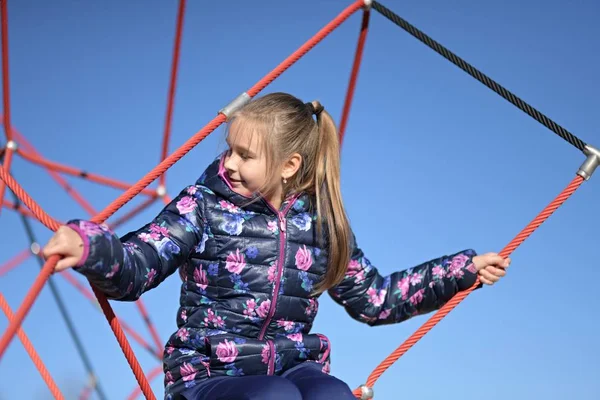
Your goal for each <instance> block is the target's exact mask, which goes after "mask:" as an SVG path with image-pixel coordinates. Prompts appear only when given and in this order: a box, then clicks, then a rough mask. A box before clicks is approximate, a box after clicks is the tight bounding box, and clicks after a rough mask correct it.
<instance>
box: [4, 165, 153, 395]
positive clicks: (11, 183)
mask: <svg viewBox="0 0 600 400" xmlns="http://www.w3.org/2000/svg"><path fill="white" fill-rule="evenodd" d="M0 179H2V180H3V181H4V182H6V184H7V185H8V187H9V188H10V189H11V190H12V191H13V192H14V193H15V194H16V195H17V197H18V198H19V199H20V200H21V201H22V202H23V203H25V205H27V207H29V209H30V210H31V211H32V212H33V214H34V215H35V216H36V218H38V219H39V220H40V222H42V223H43V224H44V225H46V226H47V227H48V228H49V229H50V230H52V231H56V230H57V229H58V227H59V224H58V222H56V221H55V220H54V219H53V218H52V217H50V216H49V215H48V214H46V213H45V212H44V211H43V210H42V209H41V207H40V206H39V205H38V204H37V203H36V202H35V201H33V200H32V199H31V197H29V195H28V194H27V193H26V192H25V191H24V190H23V188H22V187H21V186H20V185H19V184H18V183H17V182H15V180H14V179H13V178H12V177H11V176H10V175H9V174H8V173H6V172H5V171H4V170H3V169H2V168H0ZM59 259H60V256H57V255H55V256H52V257H50V258H49V259H48V261H46V263H45V264H44V267H43V268H42V270H41V271H40V274H39V275H38V276H37V277H36V279H35V281H34V283H33V285H32V286H31V288H30V289H29V291H28V292H27V295H26V296H25V299H24V300H23V303H22V304H21V306H20V307H19V309H18V310H17V313H16V314H15V318H14V319H13V320H12V321H11V322H10V324H9V325H8V328H7V329H6V332H4V335H3V336H2V338H1V339H0V357H2V355H3V354H4V351H5V350H6V348H7V347H8V345H9V344H10V342H11V340H12V338H13V337H14V336H15V334H16V333H17V331H18V329H19V326H21V324H22V322H23V320H24V319H25V316H26V315H27V313H28V312H29V310H30V309H31V306H32V305H33V303H34V302H35V300H36V299H37V297H38V295H39V294H40V292H41V290H42V288H43V287H44V284H45V283H46V281H47V280H48V278H49V277H50V275H51V274H52V272H53V271H54V268H55V267H56V263H57V262H58V260H59ZM92 290H93V291H94V293H95V294H96V298H97V299H98V303H100V307H101V308H102V311H104V315H105V316H106V319H107V320H108V322H109V324H110V327H111V328H112V331H113V333H114V335H115V337H116V338H117V341H118V342H119V346H120V347H121V350H122V351H123V353H124V354H125V358H126V359H127V361H128V363H129V365H130V367H131V369H132V371H133V373H134V375H135V377H136V379H137V381H138V384H139V385H140V387H141V388H142V391H143V392H144V394H145V395H146V398H150V399H155V396H154V393H152V389H151V388H150V384H149V383H148V381H147V380H146V377H145V376H144V373H143V370H142V367H141V366H140V364H139V362H138V360H137V359H136V358H135V355H134V353H133V350H132V348H131V345H130V344H129V342H128V341H127V338H126V337H125V333H124V332H123V329H122V328H121V326H120V325H119V322H118V321H117V318H116V317H115V314H114V312H113V310H112V308H111V307H110V304H109V303H108V300H107V299H106V297H105V296H104V294H103V293H102V292H100V291H99V290H97V289H96V288H95V287H94V286H92Z"/></svg>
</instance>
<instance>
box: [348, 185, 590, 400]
mask: <svg viewBox="0 0 600 400" xmlns="http://www.w3.org/2000/svg"><path fill="white" fill-rule="evenodd" d="M583 182H584V179H583V178H582V177H581V176H579V175H578V176H576V177H575V178H574V179H573V180H572V181H571V183H569V185H568V186H567V187H566V188H565V189H564V190H563V191H562V192H561V193H560V194H559V195H558V196H557V197H556V198H555V199H554V200H553V201H552V202H551V203H550V204H549V205H548V206H546V208H544V210H542V212H541V213H539V214H538V216H536V217H535V218H534V219H533V220H532V221H531V222H530V223H529V224H528V225H527V226H526V227H525V228H524V229H523V230H522V231H521V232H520V233H519V234H518V235H517V236H516V237H515V238H514V239H513V240H511V241H510V243H509V244H508V245H506V247H505V248H504V249H502V251H500V253H498V254H500V256H502V257H504V258H506V257H508V256H509V255H510V254H511V253H512V252H513V251H514V250H515V249H516V248H517V247H519V245H520V244H521V243H523V242H524V241H525V239H527V238H528V237H529V236H530V235H531V234H532V233H533V232H534V231H535V230H536V229H537V228H539V226H540V225H542V223H544V221H546V220H547V219H548V218H549V217H550V215H552V213H554V211H556V210H557V209H558V208H559V207H560V206H561V205H562V204H563V203H564V202H565V201H566V200H567V199H568V198H569V197H570V196H571V195H572V194H573V193H574V192H575V191H576V190H577V189H578V188H579V186H581V184H582V183H583ZM479 283H480V282H479V278H477V281H476V282H475V284H474V285H473V286H471V288H469V289H468V290H465V291H463V292H459V293H457V294H456V295H455V296H454V297H453V298H452V299H451V300H450V301H449V302H448V303H446V304H445V305H444V306H443V307H441V308H440V309H439V310H438V311H437V312H436V313H435V314H434V315H433V316H432V317H431V318H429V320H427V321H426V322H425V323H424V324H423V325H422V326H421V327H420V328H419V329H417V331H416V332H415V333H413V334H412V335H411V336H410V337H409V338H408V339H407V340H406V341H405V342H404V343H403V344H402V345H401V346H400V347H398V348H397V349H396V350H394V351H393V352H392V353H391V354H390V355H389V356H388V357H387V358H386V359H384V360H383V361H382V362H381V363H380V364H379V365H378V366H377V368H375V369H374V370H373V372H372V373H371V375H369V378H368V379H367V383H366V385H367V386H368V387H373V385H374V384H375V382H376V381H377V379H379V377H380V376H381V375H382V374H383V373H384V372H385V370H387V369H388V368H389V367H390V366H391V365H392V364H393V363H395V362H396V361H397V360H398V359H399V358H400V357H402V356H403V355H404V354H405V353H406V352H407V351H408V350H409V349H410V348H411V347H412V346H414V345H415V344H416V343H417V342H418V341H419V340H420V339H421V338H422V337H423V336H425V335H426V334H427V333H428V332H429V331H430V330H431V329H432V328H433V327H434V326H436V325H437V324H438V322H440V321H441V320H442V319H443V318H444V317H445V316H446V315H448V313H450V311H452V310H453V309H454V308H455V307H456V306H457V305H458V304H460V302H461V301H463V300H464V299H465V298H466V297H467V296H468V295H469V294H470V293H471V292H472V291H473V290H475V288H476V287H477V286H478V285H479ZM354 395H355V396H356V397H358V398H360V395H361V390H360V388H357V389H355V390H354Z"/></svg>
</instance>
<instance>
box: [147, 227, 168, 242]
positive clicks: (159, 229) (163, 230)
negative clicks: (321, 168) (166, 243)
mask: <svg viewBox="0 0 600 400" xmlns="http://www.w3.org/2000/svg"><path fill="white" fill-rule="evenodd" d="M150 233H153V234H156V235H163V236H169V230H168V229H167V227H165V226H160V225H158V224H156V223H152V224H151V225H150ZM158 239H159V237H157V238H156V239H155V240H158Z"/></svg>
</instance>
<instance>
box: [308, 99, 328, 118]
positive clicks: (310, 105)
mask: <svg viewBox="0 0 600 400" xmlns="http://www.w3.org/2000/svg"><path fill="white" fill-rule="evenodd" d="M306 106H307V107H308V109H309V110H310V113H311V114H314V115H316V116H317V117H318V116H319V114H321V111H323V109H324V107H323V106H322V105H321V103H319V102H318V101H317V106H316V107H315V105H314V104H313V103H312V102H308V103H306Z"/></svg>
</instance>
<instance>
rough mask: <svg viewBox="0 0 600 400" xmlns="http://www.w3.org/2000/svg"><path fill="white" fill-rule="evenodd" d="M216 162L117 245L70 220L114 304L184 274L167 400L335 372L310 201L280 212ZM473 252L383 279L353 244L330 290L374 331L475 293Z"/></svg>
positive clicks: (292, 201)
mask: <svg viewBox="0 0 600 400" xmlns="http://www.w3.org/2000/svg"><path fill="white" fill-rule="evenodd" d="M228 182H229V181H228V179H227V176H226V173H225V171H224V168H223V156H222V155H221V156H220V157H219V158H217V159H216V160H215V161H214V162H213V163H212V164H211V165H210V166H209V167H208V168H207V170H206V171H205V172H204V174H203V175H202V176H201V177H200V179H198V181H197V182H196V184H195V185H190V186H188V187H186V188H185V189H184V190H183V191H182V192H181V193H180V194H179V195H178V196H177V197H176V198H175V199H174V200H173V201H172V202H171V203H170V204H168V205H167V206H166V207H165V208H164V209H163V210H162V211H161V212H160V213H159V214H158V216H157V217H156V218H155V219H154V220H152V221H151V222H150V223H148V224H147V225H145V226H144V227H142V228H141V229H139V230H137V231H135V232H131V233H128V234H127V235H125V236H124V237H122V238H119V237H117V236H116V235H115V234H114V233H112V232H111V231H109V230H108V229H107V228H106V227H105V226H103V225H96V224H93V223H91V222H89V221H85V220H79V219H76V220H72V221H69V223H68V225H69V226H70V227H72V228H73V229H75V230H76V231H77V232H79V234H80V235H81V237H82V238H83V240H84V244H85V247H84V256H83V258H82V260H81V261H80V263H79V264H78V265H77V266H76V267H75V270H76V271H78V272H80V273H82V274H84V275H85V276H86V277H87V278H88V279H89V280H90V281H91V282H92V284H94V285H95V286H97V287H98V288H99V289H100V290H102V291H103V292H104V293H105V294H106V295H107V297H108V298H109V299H114V300H121V301H134V300H136V299H138V298H139V297H140V296H141V295H142V294H143V293H144V292H146V291H148V290H150V289H152V288H154V287H156V286H158V284H159V283H160V282H162V281H163V280H164V279H165V278H167V277H168V276H169V275H171V274H172V273H174V272H175V271H177V270H179V275H180V277H181V279H182V281H183V283H182V286H181V298H180V308H179V310H178V314H177V326H178V330H177V331H176V332H174V333H173V335H172V336H171V337H170V338H169V340H168V342H167V344H166V347H165V352H164V370H165V386H166V388H165V398H167V399H178V398H180V394H181V393H182V392H184V391H185V390H186V389H188V388H191V387H193V386H195V385H196V384H198V383H200V382H202V381H203V380H205V379H209V378H210V377H216V376H240V375H253V374H281V373H282V372H283V371H286V370H288V369H290V368H292V367H294V366H296V365H298V364H299V363H303V362H314V363H319V364H321V365H322V368H323V370H324V371H325V372H329V362H330V354H329V349H330V345H329V341H328V339H327V338H326V337H325V336H324V335H321V334H314V333H311V327H312V324H313V321H314V318H315V316H316V314H317V310H318V304H319V303H318V298H317V297H315V296H312V295H311V291H312V290H313V287H314V285H315V284H316V283H317V282H319V280H320V279H322V277H323V276H324V274H325V270H326V265H327V248H326V247H325V248H323V247H319V245H318V244H317V241H316V239H315V237H316V229H315V226H314V221H315V220H316V218H315V215H314V214H313V213H312V212H311V211H309V210H310V202H311V199H310V198H309V197H308V196H307V195H306V194H301V195H296V196H294V197H291V198H289V199H287V200H286V201H285V202H284V203H283V204H282V206H281V208H280V209H279V210H276V209H274V208H273V207H272V206H271V205H270V204H268V203H267V202H266V201H265V200H263V199H259V200H258V201H255V202H251V203H250V204H248V203H249V199H248V198H246V197H243V196H241V195H238V194H236V193H235V192H233V191H232V190H231V186H230V185H229V183H228ZM474 255H475V252H474V251H472V250H465V251H461V252H458V253H455V254H452V255H449V256H443V257H439V258H436V259H433V260H431V261H428V262H425V263H423V264H421V265H418V266H415V267H413V268H410V269H407V270H402V271H398V272H394V273H392V274H390V275H389V276H385V277H384V276H382V275H380V273H379V272H378V271H377V269H376V268H375V267H374V266H373V265H372V264H371V263H370V262H369V260H368V259H367V258H366V257H365V256H364V254H363V252H362V250H361V249H360V248H359V247H358V246H357V245H356V243H355V242H354V243H353V251H352V259H351V262H350V264H349V265H348V269H347V273H346V276H345V278H344V280H343V281H342V282H341V283H340V284H339V285H338V286H336V287H335V288H332V289H331V290H329V294H330V296H331V297H332V298H333V299H334V301H336V302H337V303H339V304H341V305H343V307H345V309H346V311H347V312H348V314H349V315H350V316H351V317H352V318H355V319H356V320H358V321H362V322H364V323H366V324H369V325H381V324H390V323H397V322H401V321H403V320H406V319H408V318H410V317H412V316H415V315H419V314H424V313H428V312H431V311H433V310H435V309H437V308H439V307H440V306H441V305H443V304H444V303H445V302H447V301H448V300H449V299H450V298H451V297H452V296H453V295H454V294H456V293H457V292H458V291H461V290H465V289H467V288H469V287H470V286H472V285H473V284H474V283H475V279H476V270H475V268H474V265H473V263H472V257H473V256H474Z"/></svg>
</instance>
